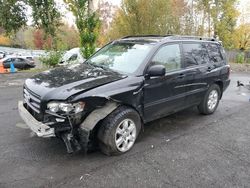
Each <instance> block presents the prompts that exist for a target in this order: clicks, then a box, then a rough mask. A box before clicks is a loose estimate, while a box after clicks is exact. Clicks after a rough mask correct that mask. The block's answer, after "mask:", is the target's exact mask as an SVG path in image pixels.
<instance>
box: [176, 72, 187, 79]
mask: <svg viewBox="0 0 250 188" xmlns="http://www.w3.org/2000/svg"><path fill="white" fill-rule="evenodd" d="M185 76H186V75H185V74H183V73H181V74H179V76H177V78H180V79H182V78H184V77H185Z"/></svg>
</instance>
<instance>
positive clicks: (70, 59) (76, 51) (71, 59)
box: [59, 48, 85, 65]
mask: <svg viewBox="0 0 250 188" xmlns="http://www.w3.org/2000/svg"><path fill="white" fill-rule="evenodd" d="M84 61H85V58H84V57H83V56H82V54H81V51H80V48H72V49H71V50H69V51H66V52H65V54H64V55H63V57H62V60H61V61H60V63H59V65H67V64H71V63H83V62H84Z"/></svg>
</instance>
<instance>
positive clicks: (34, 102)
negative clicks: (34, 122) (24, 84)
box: [23, 88, 41, 114]
mask: <svg viewBox="0 0 250 188" xmlns="http://www.w3.org/2000/svg"><path fill="white" fill-rule="evenodd" d="M23 98H24V102H25V103H26V104H27V106H28V107H29V108H31V109H32V110H33V111H35V112H36V113H38V114H39V113H40V105H41V99H40V96H39V95H37V94H35V93H34V92H32V91H30V90H29V89H28V88H24V89H23Z"/></svg>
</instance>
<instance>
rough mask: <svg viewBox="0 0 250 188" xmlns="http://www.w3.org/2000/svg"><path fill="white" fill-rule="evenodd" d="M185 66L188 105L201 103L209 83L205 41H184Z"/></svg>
mask: <svg viewBox="0 0 250 188" xmlns="http://www.w3.org/2000/svg"><path fill="white" fill-rule="evenodd" d="M182 49H183V56H184V67H185V69H186V81H187V83H186V94H187V100H186V105H187V106H192V105H194V104H198V103H200V101H201V100H202V98H203V96H204V94H205V92H206V90H207V88H208V83H209V80H208V78H209V76H208V74H209V73H210V71H211V70H210V66H209V56H208V51H207V48H206V43H204V42H183V43H182Z"/></svg>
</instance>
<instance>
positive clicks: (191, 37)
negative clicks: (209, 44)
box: [169, 35, 217, 41]
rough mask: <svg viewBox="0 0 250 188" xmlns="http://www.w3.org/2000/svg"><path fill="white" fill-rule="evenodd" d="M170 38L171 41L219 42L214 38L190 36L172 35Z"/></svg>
mask: <svg viewBox="0 0 250 188" xmlns="http://www.w3.org/2000/svg"><path fill="white" fill-rule="evenodd" d="M169 38H171V39H187V40H188V39H189V40H205V41H217V39H216V38H213V37H211V38H210V37H202V36H188V35H172V36H170V37H169Z"/></svg>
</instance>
